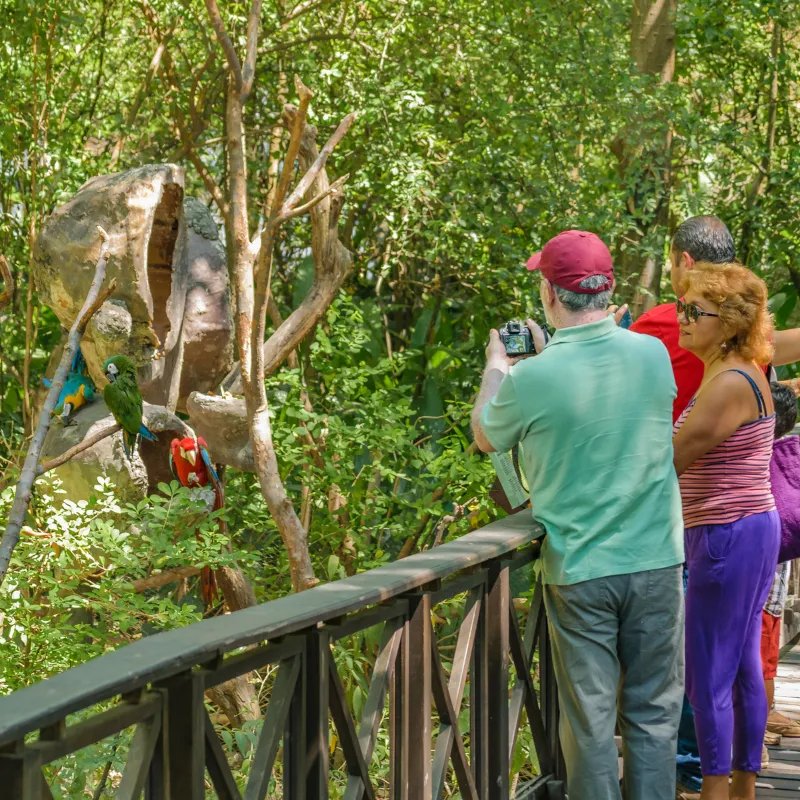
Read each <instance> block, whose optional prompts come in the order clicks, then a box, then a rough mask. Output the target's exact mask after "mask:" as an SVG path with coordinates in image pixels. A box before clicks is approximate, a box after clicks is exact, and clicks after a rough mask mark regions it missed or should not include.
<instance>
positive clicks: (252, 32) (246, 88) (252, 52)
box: [239, 0, 262, 105]
mask: <svg viewBox="0 0 800 800" xmlns="http://www.w3.org/2000/svg"><path fill="white" fill-rule="evenodd" d="M261 2H262V0H253V5H252V6H251V8H250V16H249V17H248V18H247V52H246V54H245V59H244V69H243V70H242V86H241V90H240V92H239V101H240V102H241V103H242V105H244V104H245V103H246V102H247V99H248V98H249V97H250V92H251V91H252V90H253V81H254V80H255V77H256V56H257V55H258V29H259V27H260V26H261Z"/></svg>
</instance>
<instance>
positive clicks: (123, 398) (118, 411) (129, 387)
mask: <svg viewBox="0 0 800 800" xmlns="http://www.w3.org/2000/svg"><path fill="white" fill-rule="evenodd" d="M103 373H104V374H105V376H106V378H108V385H107V386H106V388H105V389H103V399H104V400H105V401H106V405H107V406H108V410H109V411H110V412H111V413H112V414H113V415H114V419H115V420H116V421H117V423H118V424H119V425H121V426H122V448H123V450H124V451H125V455H126V456H127V457H128V460H130V459H131V456H132V454H133V453H134V452H135V451H136V444H137V442H138V439H139V437H141V438H142V439H148V440H150V441H151V442H155V441H157V439H158V437H157V436H156V435H155V434H154V433H152V432H151V431H149V430H147V426H146V425H144V423H143V422H142V409H143V403H142V394H141V392H140V391H139V384H138V383H137V382H136V364H134V363H133V361H132V359H130V358H128V357H127V356H111V358H108V359H106V363H105V364H103Z"/></svg>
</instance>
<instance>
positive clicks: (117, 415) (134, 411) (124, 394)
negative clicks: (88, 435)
mask: <svg viewBox="0 0 800 800" xmlns="http://www.w3.org/2000/svg"><path fill="white" fill-rule="evenodd" d="M103 399H104V400H105V401H106V405H107V406H108V410H109V411H110V412H111V413H112V414H113V415H114V419H115V420H116V421H117V422H118V423H119V424H120V425H121V426H122V429H123V430H124V431H125V432H126V433H129V434H130V435H131V436H136V435H138V433H139V426H140V425H141V424H142V395H141V394H140V393H139V387H138V386H137V385H136V383H135V382H129V381H126V380H123V379H122V378H118V379H117V380H116V381H115V382H114V383H109V384H108V386H106V388H105V389H103Z"/></svg>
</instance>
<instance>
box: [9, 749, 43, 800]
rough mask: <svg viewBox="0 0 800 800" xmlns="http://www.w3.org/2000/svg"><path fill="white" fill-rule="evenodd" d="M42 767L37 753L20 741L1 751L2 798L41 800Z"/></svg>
mask: <svg viewBox="0 0 800 800" xmlns="http://www.w3.org/2000/svg"><path fill="white" fill-rule="evenodd" d="M43 782H44V778H43V777H42V767H41V763H40V761H39V758H38V757H37V756H36V754H35V753H33V752H31V751H30V750H28V749H27V748H26V747H25V742H24V741H23V740H22V739H20V740H19V741H17V742H14V743H13V744H11V745H8V746H7V747H4V748H3V749H2V750H0V786H2V787H3V790H2V797H3V798H6V797H7V798H8V799H9V800H40V798H42V797H44V796H45V795H44V794H43V792H42V783H43Z"/></svg>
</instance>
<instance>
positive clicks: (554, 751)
mask: <svg viewBox="0 0 800 800" xmlns="http://www.w3.org/2000/svg"><path fill="white" fill-rule="evenodd" d="M539 624H540V625H541V628H540V630H539V705H540V706H541V709H542V719H544V725H545V731H546V732H547V738H548V742H549V744H550V755H551V758H552V763H553V765H554V770H555V776H556V778H558V779H559V780H560V781H564V780H566V769H565V767H564V755H563V753H562V752H561V743H560V740H559V737H558V725H559V709H558V686H557V685H556V677H555V672H554V670H553V652H552V646H551V644H550V631H549V630H548V627H547V612H546V611H545V612H544V613H542V615H541V621H540V622H539Z"/></svg>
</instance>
